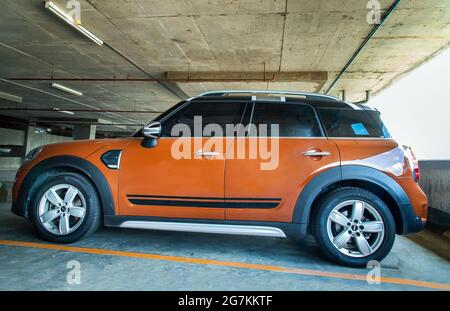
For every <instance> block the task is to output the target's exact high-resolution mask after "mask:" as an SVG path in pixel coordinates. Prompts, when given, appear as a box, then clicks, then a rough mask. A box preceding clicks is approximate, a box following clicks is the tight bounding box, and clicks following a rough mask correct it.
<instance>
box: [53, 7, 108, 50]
mask: <svg viewBox="0 0 450 311" xmlns="http://www.w3.org/2000/svg"><path fill="white" fill-rule="evenodd" d="M45 7H46V8H47V9H48V10H49V11H50V12H52V13H53V14H55V15H56V16H58V17H59V18H60V19H62V20H63V21H65V22H66V23H67V24H69V25H70V26H72V27H73V28H75V29H76V30H78V31H79V32H81V33H82V34H83V35H85V36H86V37H88V38H89V39H91V40H92V41H94V42H95V43H97V44H98V45H103V40H102V39H100V38H99V37H97V36H96V35H95V34H93V33H92V32H91V31H89V30H87V29H86V28H84V27H83V26H81V25H78V24H77V23H76V22H75V20H74V19H73V18H72V16H70V15H68V14H67V13H66V12H64V11H63V10H61V9H60V8H58V7H57V6H56V5H55V4H54V3H53V2H52V1H46V2H45Z"/></svg>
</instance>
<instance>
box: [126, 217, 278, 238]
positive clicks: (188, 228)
mask: <svg viewBox="0 0 450 311" xmlns="http://www.w3.org/2000/svg"><path fill="white" fill-rule="evenodd" d="M120 228H131V229H149V230H164V231H183V232H200V233H217V234H236V235H253V236H270V237H281V238H285V237H286V234H284V232H283V230H281V229H279V228H274V227H263V226H243V225H218V224H201V223H182V222H160V221H140V220H127V221H124V222H123V223H121V224H120Z"/></svg>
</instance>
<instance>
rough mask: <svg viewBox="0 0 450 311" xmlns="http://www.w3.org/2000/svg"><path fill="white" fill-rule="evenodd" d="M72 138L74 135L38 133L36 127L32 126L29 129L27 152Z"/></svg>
mask: <svg viewBox="0 0 450 311" xmlns="http://www.w3.org/2000/svg"><path fill="white" fill-rule="evenodd" d="M71 140H72V137H66V136H57V135H51V134H37V133H36V132H35V128H34V127H32V126H30V127H29V130H28V140H27V142H28V143H27V152H28V151H30V150H31V149H33V148H36V147H39V146H44V145H49V144H55V143H62V142H66V141H71Z"/></svg>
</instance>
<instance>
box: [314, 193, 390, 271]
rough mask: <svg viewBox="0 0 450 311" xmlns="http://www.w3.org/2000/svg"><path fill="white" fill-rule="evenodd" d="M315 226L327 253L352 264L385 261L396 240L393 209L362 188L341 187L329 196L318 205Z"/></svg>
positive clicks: (347, 263) (320, 242) (363, 264)
mask: <svg viewBox="0 0 450 311" xmlns="http://www.w3.org/2000/svg"><path fill="white" fill-rule="evenodd" d="M313 227H314V233H315V236H316V239H317V241H318V243H319V245H320V247H321V249H322V251H323V253H324V254H325V255H326V256H327V257H328V258H330V259H332V260H334V261H336V262H338V263H340V264H344V265H347V266H352V267H364V266H366V264H367V262H369V261H370V260H378V261H381V260H382V259H383V258H384V257H385V256H386V255H387V254H388V253H389V251H390V250H391V248H392V245H393V243H394V239H395V223H394V219H393V217H392V214H391V212H390V210H389V208H388V207H387V206H386V204H385V203H384V202H383V201H382V200H381V199H380V198H379V197H377V196H376V195H374V194H373V193H371V192H369V191H367V190H363V189H359V188H351V187H345V188H340V189H337V190H334V191H332V192H330V193H329V194H328V195H326V196H325V197H324V198H323V199H322V200H321V201H320V202H319V204H318V206H317V213H316V214H315V218H314V224H313Z"/></svg>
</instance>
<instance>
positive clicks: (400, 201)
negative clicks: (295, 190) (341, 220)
mask: <svg viewBox="0 0 450 311" xmlns="http://www.w3.org/2000/svg"><path fill="white" fill-rule="evenodd" d="M344 186H352V187H358V188H361V189H365V190H368V191H371V192H372V193H374V194H375V195H377V196H378V197H380V199H382V200H383V201H384V202H385V203H386V205H387V206H388V207H389V209H390V211H391V213H392V215H393V217H394V221H395V225H396V232H397V234H403V233H404V232H406V231H408V230H407V228H406V226H407V220H406V219H408V217H410V215H409V214H410V213H411V212H412V205H411V202H410V200H409V198H408V196H407V194H406V193H405V191H404V190H403V189H402V187H401V186H400V185H399V184H398V183H397V182H396V181H395V180H394V179H393V178H391V177H390V176H388V175H386V174H385V173H383V172H381V171H379V170H377V169H374V168H371V167H366V166H359V165H348V166H340V167H334V168H331V169H328V170H327V171H324V172H322V173H321V174H319V175H317V176H316V177H314V178H313V179H312V180H311V181H310V182H309V183H308V185H307V186H306V187H305V188H304V189H303V191H302V192H301V194H300V196H299V198H298V199H297V203H296V205H295V209H294V214H293V219H292V221H293V222H294V223H298V224H300V232H299V234H300V235H301V236H304V235H306V234H307V233H309V225H310V223H311V221H312V220H313V216H314V213H313V212H314V207H315V206H316V205H317V203H318V202H320V199H321V198H323V197H324V196H325V195H326V194H327V193H329V192H330V191H332V190H333V189H336V188H339V187H344Z"/></svg>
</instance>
